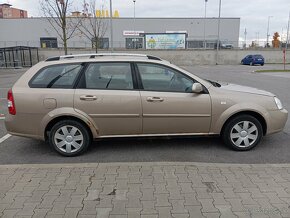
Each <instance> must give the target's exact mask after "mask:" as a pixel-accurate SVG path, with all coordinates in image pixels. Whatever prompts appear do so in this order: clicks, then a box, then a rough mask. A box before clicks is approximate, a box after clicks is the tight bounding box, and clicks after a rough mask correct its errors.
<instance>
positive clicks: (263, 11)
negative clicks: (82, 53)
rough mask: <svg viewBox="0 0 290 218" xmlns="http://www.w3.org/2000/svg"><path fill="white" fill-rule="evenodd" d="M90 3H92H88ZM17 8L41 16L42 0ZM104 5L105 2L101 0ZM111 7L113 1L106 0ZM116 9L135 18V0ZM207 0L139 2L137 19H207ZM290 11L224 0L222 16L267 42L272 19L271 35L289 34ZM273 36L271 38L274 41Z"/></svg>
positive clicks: (210, 6) (268, 1)
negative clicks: (268, 28)
mask: <svg viewBox="0 0 290 218" xmlns="http://www.w3.org/2000/svg"><path fill="white" fill-rule="evenodd" d="M88 1H89V0H88ZM0 2H2V3H4V2H9V3H10V4H12V5H13V6H14V7H18V8H22V9H25V10H27V11H28V13H29V16H34V17H38V16H41V12H40V10H39V0H7V1H3V0H0ZM82 2H83V1H82V0H73V1H72V3H73V8H72V9H73V10H81V8H82V7H81V5H82ZM97 2H101V0H97ZM105 2H106V5H107V7H109V5H108V2H109V0H105ZM112 2H113V8H114V9H117V10H119V13H120V16H121V17H132V16H133V0H112ZM204 4H205V1H204V0H187V1H186V0H159V1H156V0H136V17H204ZM218 4H219V0H208V3H207V17H217V16H218ZM289 11H290V1H289V0H222V17H239V18H241V25H240V27H241V30H240V38H241V40H243V38H244V30H245V28H247V33H248V34H247V38H248V39H249V41H250V40H255V39H257V37H258V35H259V39H260V41H263V40H266V35H267V23H268V16H273V17H272V18H271V19H270V31H269V32H270V34H271V37H272V35H273V33H274V32H276V31H277V32H279V33H281V32H282V28H283V32H284V38H285V35H286V28H287V21H288V16H289ZM271 37H270V38H271Z"/></svg>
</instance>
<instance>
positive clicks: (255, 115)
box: [220, 110, 267, 135]
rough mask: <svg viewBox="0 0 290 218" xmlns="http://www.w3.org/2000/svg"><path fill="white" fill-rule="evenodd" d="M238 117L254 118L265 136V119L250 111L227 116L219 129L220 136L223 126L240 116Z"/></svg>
mask: <svg viewBox="0 0 290 218" xmlns="http://www.w3.org/2000/svg"><path fill="white" fill-rule="evenodd" d="M240 115H250V116H252V117H254V118H256V119H257V120H258V121H259V122H260V124H261V126H262V129H263V135H266V133H267V122H266V120H265V118H264V117H263V116H262V115H261V114H260V113H258V112H255V111H250V110H246V111H240V112H237V113H235V114H232V115H231V116H229V117H228V118H227V119H226V121H225V122H224V123H223V125H222V128H221V131H220V134H221V135H222V134H223V132H224V128H225V126H226V125H227V124H228V122H229V121H230V120H231V119H233V118H235V117H237V116H240Z"/></svg>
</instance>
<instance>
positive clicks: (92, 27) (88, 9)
mask: <svg viewBox="0 0 290 218" xmlns="http://www.w3.org/2000/svg"><path fill="white" fill-rule="evenodd" d="M100 11H104V3H102V5H101V8H100ZM107 27H108V24H107V19H106V18H105V16H104V15H102V14H101V15H100V16H99V15H97V14H96V1H95V0H91V1H90V2H89V3H87V2H86V0H84V5H83V15H82V17H81V21H80V24H79V25H77V29H78V31H79V32H80V33H81V34H83V35H84V36H85V37H86V38H87V39H88V40H90V41H92V45H93V47H94V48H95V51H96V53H98V48H99V45H100V44H99V43H100V40H101V39H102V38H103V37H104V35H105V33H106V31H107Z"/></svg>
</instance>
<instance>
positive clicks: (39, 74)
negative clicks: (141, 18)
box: [5, 53, 288, 156]
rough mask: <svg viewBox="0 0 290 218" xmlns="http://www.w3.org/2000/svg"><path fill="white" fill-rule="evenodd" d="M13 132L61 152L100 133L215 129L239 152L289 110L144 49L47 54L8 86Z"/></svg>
mask: <svg viewBox="0 0 290 218" xmlns="http://www.w3.org/2000/svg"><path fill="white" fill-rule="evenodd" d="M8 110H9V114H8V115H7V116H6V119H5V124H6V128H7V130H8V132H9V133H10V134H12V135H17V136H25V137H31V138H36V139H41V140H46V141H48V142H49V144H50V145H51V146H53V148H54V149H55V150H56V151H57V152H59V153H60V154H62V155H65V156H74V155H78V154H80V153H82V152H84V151H85V150H86V149H87V148H88V146H89V145H90V144H91V141H92V140H94V139H97V138H103V137H125V136H126V137H128V136H164V135H166V136H171V135H220V136H221V137H222V139H223V141H224V143H225V144H227V145H228V146H230V147H231V148H233V149H235V150H240V151H245V150H249V149H251V148H253V147H255V146H256V145H257V144H258V143H259V142H260V141H261V138H262V137H263V136H264V135H267V134H271V133H275V132H279V131H281V130H282V129H283V128H284V126H285V124H286V121H287V117H288V112H287V111H286V110H285V109H283V106H282V104H281V102H280V100H279V99H278V98H277V97H276V96H275V95H274V94H272V93H269V92H266V91H262V90H258V89H255V88H250V87H244V86H239V85H233V84H219V83H217V82H213V81H209V80H204V79H201V78H199V77H197V76H195V75H193V74H191V73H189V72H187V71H185V70H183V69H181V68H179V67H177V66H175V65H173V64H171V63H169V62H168V61H165V60H162V59H160V58H157V57H154V56H150V55H137V54H118V53H116V54H115V53H114V54H88V55H68V56H60V57H53V58H49V59H47V60H46V61H43V62H40V63H38V64H36V65H35V66H33V67H32V68H30V69H29V70H28V71H27V72H26V73H24V74H23V75H22V76H21V78H20V79H19V80H18V81H17V82H16V83H15V84H14V86H13V87H12V89H10V90H9V92H8Z"/></svg>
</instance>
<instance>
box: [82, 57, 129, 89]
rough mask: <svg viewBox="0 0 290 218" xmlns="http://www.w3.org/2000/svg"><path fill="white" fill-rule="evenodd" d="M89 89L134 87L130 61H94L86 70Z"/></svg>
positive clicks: (86, 82)
mask: <svg viewBox="0 0 290 218" xmlns="http://www.w3.org/2000/svg"><path fill="white" fill-rule="evenodd" d="M85 84H86V85H85V86H86V88H87V89H116V90H130V89H133V79H132V73H131V66H130V64H129V63H93V64H90V65H89V66H88V68H87V70H86V72H85Z"/></svg>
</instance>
